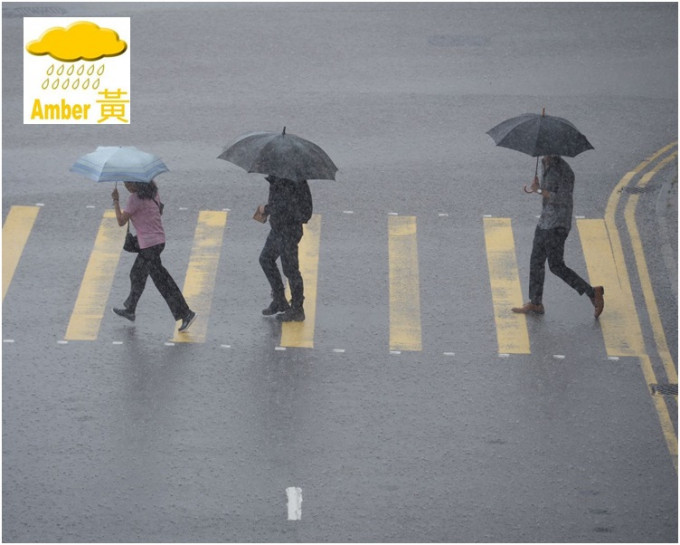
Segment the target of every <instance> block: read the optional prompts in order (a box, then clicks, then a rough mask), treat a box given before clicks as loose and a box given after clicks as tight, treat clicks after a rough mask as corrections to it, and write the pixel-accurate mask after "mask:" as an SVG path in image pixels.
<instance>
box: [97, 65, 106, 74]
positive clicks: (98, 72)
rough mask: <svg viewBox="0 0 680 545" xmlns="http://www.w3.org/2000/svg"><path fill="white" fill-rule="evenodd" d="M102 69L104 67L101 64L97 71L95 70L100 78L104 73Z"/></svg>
mask: <svg viewBox="0 0 680 545" xmlns="http://www.w3.org/2000/svg"><path fill="white" fill-rule="evenodd" d="M104 68H105V66H104V65H103V64H102V65H101V66H100V67H99V69H98V70H97V75H98V76H101V75H102V74H103V73H104Z"/></svg>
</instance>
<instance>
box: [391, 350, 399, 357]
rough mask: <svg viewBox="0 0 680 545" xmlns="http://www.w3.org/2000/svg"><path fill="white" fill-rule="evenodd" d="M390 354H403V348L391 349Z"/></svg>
mask: <svg viewBox="0 0 680 545" xmlns="http://www.w3.org/2000/svg"><path fill="white" fill-rule="evenodd" d="M390 354H391V355H393V356H398V355H400V354H401V350H390Z"/></svg>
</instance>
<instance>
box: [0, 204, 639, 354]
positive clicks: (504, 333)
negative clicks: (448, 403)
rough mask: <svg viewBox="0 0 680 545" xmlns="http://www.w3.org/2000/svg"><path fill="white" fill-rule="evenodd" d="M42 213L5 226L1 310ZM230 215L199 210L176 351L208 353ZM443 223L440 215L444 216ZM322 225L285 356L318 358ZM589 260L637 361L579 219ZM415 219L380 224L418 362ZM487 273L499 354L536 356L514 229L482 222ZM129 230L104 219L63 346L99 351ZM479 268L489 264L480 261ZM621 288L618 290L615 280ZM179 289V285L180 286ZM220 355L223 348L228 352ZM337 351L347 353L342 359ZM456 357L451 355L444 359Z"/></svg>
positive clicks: (595, 224) (592, 232) (409, 347)
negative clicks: (192, 315) (303, 353)
mask: <svg viewBox="0 0 680 545" xmlns="http://www.w3.org/2000/svg"><path fill="white" fill-rule="evenodd" d="M40 210H41V207H38V206H12V207H11V209H10V211H9V213H8V215H7V218H6V220H5V223H4V225H3V239H4V240H5V241H6V242H5V246H4V250H3V301H4V298H5V295H6V294H7V292H8V290H10V289H11V282H12V278H13V276H14V273H15V270H16V269H17V266H18V264H19V262H20V260H21V255H22V252H23V251H24V249H25V248H26V247H27V246H29V245H30V236H31V232H32V230H33V229H34V226H35V224H36V218H37V217H38V215H39V212H40ZM228 215H229V212H228V211H225V210H223V211H210V210H201V211H199V213H198V217H197V220H196V226H195V230H194V234H193V239H192V245H191V253H190V256H189V260H188V264H187V268H186V272H185V277H184V284H183V288H182V291H183V293H184V295H185V297H186V299H187V302H188V303H189V306H190V307H191V308H192V309H194V310H195V311H196V312H197V313H198V315H199V318H198V319H197V321H196V323H195V324H194V325H193V326H192V328H191V329H190V330H189V331H188V332H186V333H178V332H177V331H176V328H174V329H173V331H172V332H168V333H169V342H170V343H173V344H174V343H205V342H207V341H208V340H209V338H210V337H209V328H210V323H211V319H212V318H214V312H215V310H214V309H213V300H214V298H215V286H216V284H217V283H218V264H219V262H220V260H221V259H228V257H229V256H225V255H223V254H224V253H225V250H224V248H225V242H226V241H227V240H228V234H227V225H228V223H229V221H230V220H229V218H228ZM440 216H441V215H440ZM323 224H324V218H323V216H322V215H321V214H315V215H314V216H313V218H312V219H311V220H310V222H309V223H308V224H306V225H305V226H304V236H303V239H302V241H301V244H300V267H301V272H302V275H303V278H304V280H305V312H306V316H307V319H306V320H305V321H304V322H296V323H284V324H282V325H281V336H280V341H279V343H278V346H279V347H281V349H285V348H314V347H315V343H316V341H317V339H315V335H316V331H315V330H316V326H317V304H318V301H319V300H323V297H324V294H323V292H320V291H319V275H320V267H319V264H320V254H321V249H322V244H323V239H322V226H323ZM576 224H577V226H578V232H579V235H580V239H579V240H580V242H581V247H582V251H583V257H584V259H585V261H586V264H587V268H588V273H589V276H590V279H591V283H593V284H597V283H598V282H600V283H604V282H603V280H602V279H605V278H606V279H607V282H606V284H607V310H606V313H605V314H604V315H603V316H602V318H601V320H600V323H601V326H602V327H601V330H602V335H603V338H604V344H605V346H606V350H607V355H608V356H615V357H618V356H629V355H635V354H637V353H639V349H640V348H639V346H637V345H636V344H635V343H636V342H637V340H639V339H641V333H640V332H639V327H640V326H639V324H638V323H637V321H635V320H632V319H631V318H630V316H631V315H633V314H634V313H631V312H630V307H631V305H634V302H633V297H632V293H631V289H630V286H629V285H623V284H625V283H621V281H620V278H619V276H618V275H617V274H616V270H617V263H616V259H615V256H614V253H613V252H612V249H611V244H610V241H609V234H608V232H607V229H606V226H605V224H604V221H603V220H597V219H578V220H577V222H576ZM418 225H419V224H418V218H417V217H416V216H408V215H398V214H396V213H391V214H388V215H387V217H386V220H385V223H384V231H385V233H384V234H386V238H387V248H386V254H385V255H386V256H387V261H388V263H387V273H388V279H387V291H388V297H387V305H388V316H387V317H386V321H387V322H388V327H389V335H388V339H387V344H388V346H387V347H385V348H386V349H388V350H389V351H390V352H392V353H395V354H399V353H402V352H420V351H422V350H423V349H424V342H423V336H424V335H423V319H422V316H421V305H422V304H423V302H422V298H421V292H422V287H421V281H420V274H421V270H420V268H421V259H420V256H419V248H418V242H419V232H418ZM480 231H482V232H483V234H482V237H483V240H484V248H483V249H480V254H481V253H485V257H486V264H487V270H486V274H487V280H486V282H485V284H486V287H487V288H488V289H489V291H490V293H491V301H490V304H489V310H490V311H491V312H490V316H489V320H490V321H492V322H493V324H494V328H495V332H496V340H497V345H498V353H499V354H500V355H506V354H530V353H531V340H530V334H529V329H528V326H527V317H526V316H524V315H520V314H514V313H512V312H511V310H510V308H511V307H512V306H516V305H517V304H519V303H521V302H522V301H523V297H522V289H521V285H522V283H523V281H522V279H521V278H520V272H519V267H518V260H517V250H516V248H515V242H514V232H513V225H512V220H511V219H509V218H494V217H484V218H481V221H480ZM124 236H125V229H121V228H120V227H119V226H118V225H117V222H116V219H115V216H114V214H113V212H112V211H110V210H107V211H104V212H103V214H102V217H101V221H100V224H99V227H98V229H97V232H96V234H95V237H94V244H93V246H92V250H91V252H90V255H89V259H88V262H87V265H86V267H85V270H84V272H83V275H82V278H81V279H80V281H79V290H78V294H77V297H76V299H75V301H74V302H73V308H72V311H71V314H70V318H69V321H68V324H66V325H65V330H64V334H63V342H69V341H94V340H97V339H99V338H100V329H101V324H102V321H103V320H104V319H105V318H104V317H105V316H107V317H108V314H107V309H108V307H109V306H110V304H109V303H108V300H109V297H110V292H111V289H112V284H113V281H114V276H115V275H116V270H117V268H118V264H119V261H120V259H121V255H122V254H123V251H122V246H123V239H124ZM480 259H483V256H480ZM611 279H615V284H612V280H611ZM178 283H181V282H179V281H178ZM223 346H224V345H223ZM338 350H341V349H338ZM444 353H445V354H452V353H453V352H444Z"/></svg>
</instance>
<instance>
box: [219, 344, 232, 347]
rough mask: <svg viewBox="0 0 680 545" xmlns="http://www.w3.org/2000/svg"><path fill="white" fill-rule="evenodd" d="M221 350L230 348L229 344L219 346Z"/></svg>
mask: <svg viewBox="0 0 680 545" xmlns="http://www.w3.org/2000/svg"><path fill="white" fill-rule="evenodd" d="M220 346H221V347H222V348H231V345H230V344H221V345H220Z"/></svg>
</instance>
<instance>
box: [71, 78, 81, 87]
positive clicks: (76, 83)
mask: <svg viewBox="0 0 680 545" xmlns="http://www.w3.org/2000/svg"><path fill="white" fill-rule="evenodd" d="M78 87H80V78H76V79H75V80H73V85H72V86H71V88H72V89H77V88H78Z"/></svg>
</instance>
